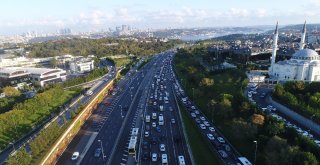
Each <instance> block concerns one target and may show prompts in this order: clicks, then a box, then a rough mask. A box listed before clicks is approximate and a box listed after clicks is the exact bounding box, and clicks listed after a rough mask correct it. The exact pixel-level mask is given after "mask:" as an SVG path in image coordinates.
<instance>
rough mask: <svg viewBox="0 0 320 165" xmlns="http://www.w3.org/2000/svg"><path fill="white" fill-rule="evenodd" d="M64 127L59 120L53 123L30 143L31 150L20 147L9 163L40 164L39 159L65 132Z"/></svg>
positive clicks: (14, 164)
mask: <svg viewBox="0 0 320 165" xmlns="http://www.w3.org/2000/svg"><path fill="white" fill-rule="evenodd" d="M63 128H64V127H59V125H58V123H57V122H54V123H52V124H51V125H50V126H49V127H47V128H46V129H44V130H43V131H41V132H40V134H39V135H38V136H37V137H36V138H34V139H33V140H32V141H31V142H30V143H29V146H30V150H29V152H27V150H26V148H25V147H22V148H20V149H19V150H17V153H16V154H15V155H14V156H11V157H9V159H8V165H17V164H20V165H29V164H38V163H39V162H38V161H39V160H40V159H41V158H42V157H43V155H44V154H46V152H47V149H48V148H49V147H50V146H51V144H52V143H53V142H54V141H55V140H56V139H57V138H58V137H59V136H60V134H61V133H62V132H63V130H64V129H63Z"/></svg>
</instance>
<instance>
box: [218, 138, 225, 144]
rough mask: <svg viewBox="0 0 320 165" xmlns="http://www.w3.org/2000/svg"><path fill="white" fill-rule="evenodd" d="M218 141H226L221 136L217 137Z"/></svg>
mask: <svg viewBox="0 0 320 165" xmlns="http://www.w3.org/2000/svg"><path fill="white" fill-rule="evenodd" d="M217 139H218V141H219V142H220V143H225V142H226V141H225V140H224V139H223V138H222V137H218V138H217Z"/></svg>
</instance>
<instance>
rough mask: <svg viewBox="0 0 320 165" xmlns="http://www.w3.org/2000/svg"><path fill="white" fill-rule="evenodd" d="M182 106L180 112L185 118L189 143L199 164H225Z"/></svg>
mask: <svg viewBox="0 0 320 165" xmlns="http://www.w3.org/2000/svg"><path fill="white" fill-rule="evenodd" d="M179 107H180V110H181V111H180V112H181V115H182V118H183V124H184V127H185V128H186V134H187V136H188V139H189V144H190V147H191V150H192V153H193V157H194V159H195V163H196V164H197V165H203V164H211V165H220V164H223V163H222V162H221V160H220V159H219V157H218V156H217V155H216V154H215V153H213V152H212V150H211V149H210V148H209V146H208V143H207V142H206V141H207V140H206V139H204V137H203V136H202V135H201V132H200V131H199V129H198V128H197V126H196V125H195V123H194V122H193V121H192V119H191V118H190V116H189V115H188V114H187V112H186V110H185V109H184V108H182V107H181V106H179Z"/></svg>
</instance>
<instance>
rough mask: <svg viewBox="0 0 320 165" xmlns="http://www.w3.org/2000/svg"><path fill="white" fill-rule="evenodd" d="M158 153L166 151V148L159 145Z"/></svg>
mask: <svg viewBox="0 0 320 165" xmlns="http://www.w3.org/2000/svg"><path fill="white" fill-rule="evenodd" d="M160 151H162V152H164V151H166V147H165V145H164V144H160Z"/></svg>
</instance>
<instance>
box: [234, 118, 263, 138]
mask: <svg viewBox="0 0 320 165" xmlns="http://www.w3.org/2000/svg"><path fill="white" fill-rule="evenodd" d="M231 130H232V131H231V132H232V133H233V137H237V138H239V139H241V140H249V139H252V138H254V137H255V135H256V134H257V126H256V125H253V124H251V123H248V122H246V121H243V120H239V119H234V120H233V121H232V123H231Z"/></svg>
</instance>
